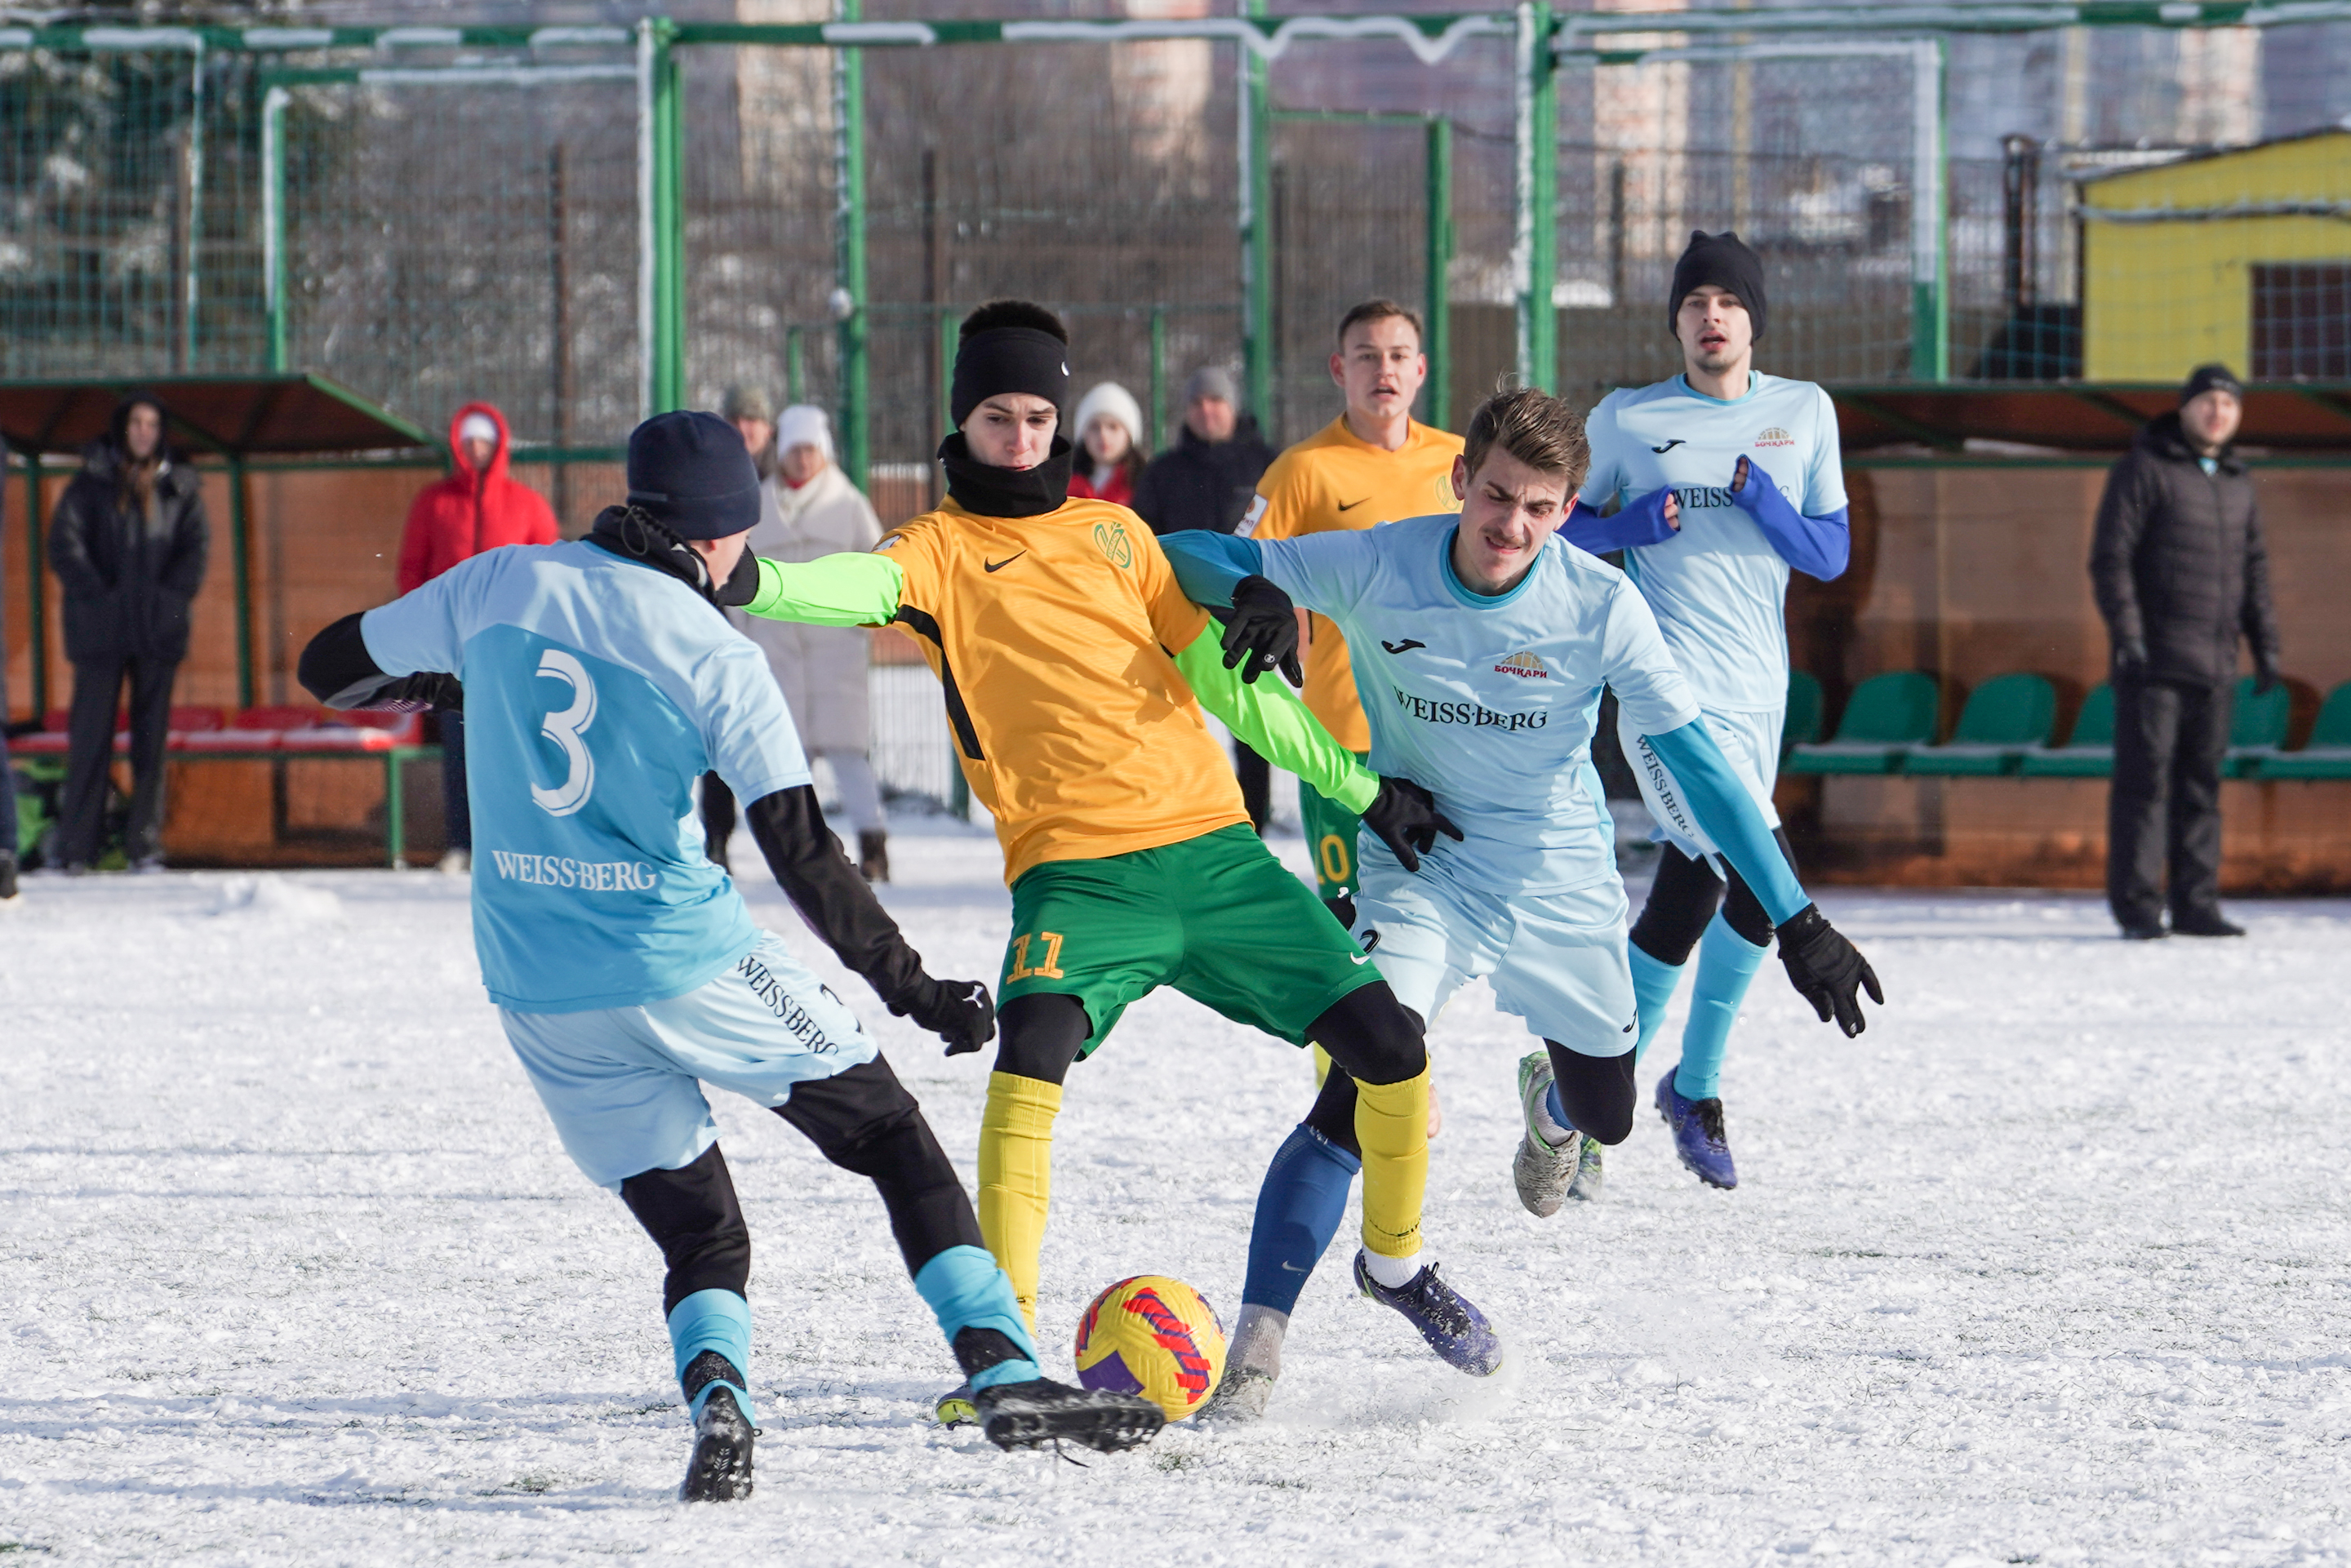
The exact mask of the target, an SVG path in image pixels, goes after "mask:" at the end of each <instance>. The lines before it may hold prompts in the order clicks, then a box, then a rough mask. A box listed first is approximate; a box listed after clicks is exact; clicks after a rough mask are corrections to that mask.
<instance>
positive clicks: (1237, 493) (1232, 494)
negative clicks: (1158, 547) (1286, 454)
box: [1134, 367, 1273, 833]
mask: <svg viewBox="0 0 2351 1568" xmlns="http://www.w3.org/2000/svg"><path fill="white" fill-rule="evenodd" d="M1237 400H1238V392H1236V391H1235V390H1234V387H1233V378H1232V377H1230V376H1228V375H1227V374H1226V373H1225V372H1224V371H1220V370H1217V369H1215V368H1214V367H1210V368H1208V369H1206V370H1198V371H1193V372H1192V374H1191V378H1190V379H1189V380H1187V381H1186V382H1185V383H1184V429H1183V433H1182V434H1179V435H1178V436H1176V438H1175V445H1173V446H1171V447H1169V448H1168V449H1167V450H1166V451H1165V452H1163V453H1161V454H1160V455H1158V456H1156V457H1155V458H1153V459H1152V460H1151V461H1150V463H1149V464H1147V465H1145V466H1144V470H1143V474H1142V476H1140V477H1139V478H1137V479H1136V480H1135V482H1134V512H1135V515H1136V516H1137V517H1141V518H1142V519H1143V520H1144V522H1146V523H1149V524H1150V525H1151V531H1152V532H1153V533H1155V534H1158V535H1160V536H1162V537H1165V536H1166V535H1168V534H1178V533H1182V532H1184V531H1185V530H1186V529H1187V528H1205V529H1207V531H1208V532H1209V533H1212V534H1228V533H1231V532H1232V531H1233V530H1234V529H1235V528H1238V527H1239V526H1240V521H1241V519H1242V518H1243V517H1247V516H1248V515H1249V507H1250V506H1251V504H1252V503H1254V502H1255V501H1256V499H1257V482H1258V481H1259V479H1261V478H1263V477H1264V476H1265V471H1266V468H1267V465H1270V464H1271V463H1272V461H1273V448H1272V447H1270V446H1268V445H1267V444H1265V437H1264V436H1262V435H1260V434H1258V428H1257V421H1256V420H1255V419H1252V418H1251V417H1249V415H1248V414H1245V413H1240V412H1239V410H1238V407H1237V406H1236V403H1237ZM1233 772H1234V774H1235V775H1236V776H1237V777H1238V779H1240V781H1241V804H1242V805H1243V806H1244V807H1245V808H1247V810H1248V811H1249V821H1250V823H1251V824H1252V825H1253V826H1255V827H1256V829H1257V831H1259V832H1260V833H1262V832H1264V831H1265V824H1266V820H1267V819H1268V818H1269V817H1270V815H1271V814H1272V810H1273V770H1272V768H1270V767H1269V766H1268V765H1267V763H1266V760H1265V758H1262V757H1259V755H1258V754H1257V753H1256V752H1254V751H1251V750H1250V749H1249V747H1246V746H1244V745H1242V744H1241V743H1240V742H1239V741H1238V740H1236V741H1234V742H1233Z"/></svg>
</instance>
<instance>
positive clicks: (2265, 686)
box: [2253, 659, 2280, 697]
mask: <svg viewBox="0 0 2351 1568" xmlns="http://www.w3.org/2000/svg"><path fill="white" fill-rule="evenodd" d="M2279 679H2280V676H2279V674H2278V667H2277V666H2276V665H2275V664H2271V663H2270V662H2269V661H2268V660H2267V659H2255V660H2254V661H2253V695H2255V696H2257V697H2265V696H2267V695H2270V693H2272V692H2273V691H2275V690H2277V684H2278V681H2279Z"/></svg>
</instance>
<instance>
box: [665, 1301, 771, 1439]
mask: <svg viewBox="0 0 2351 1568" xmlns="http://www.w3.org/2000/svg"><path fill="white" fill-rule="evenodd" d="M669 1347H670V1350H671V1351H672V1352H673V1353H674V1354H675V1355H676V1357H677V1375H678V1381H679V1385H680V1387H681V1388H683V1386H684V1380H685V1369H686V1368H687V1367H688V1366H689V1365H691V1364H693V1362H694V1358H695V1356H697V1355H700V1354H702V1353H703V1352H704V1351H705V1350H715V1351H716V1352H717V1353H718V1354H721V1355H723V1356H725V1357H726V1360H727V1361H728V1363H729V1364H732V1365H733V1366H734V1368H735V1374H736V1375H735V1377H734V1378H729V1379H727V1380H726V1386H727V1387H729V1388H732V1389H734V1390H735V1402H736V1403H737V1404H738V1405H740V1406H743V1419H745V1420H746V1421H750V1420H751V1419H752V1416H751V1388H750V1382H751V1303H750V1302H748V1301H745V1300H744V1299H743V1298H742V1297H740V1296H738V1295H737V1294H736V1293H735V1292H734V1291H695V1292H694V1294H692V1295H690V1296H688V1297H686V1299H685V1300H684V1301H680V1302H678V1304H677V1305H676V1306H675V1307H674V1308H673V1309H672V1310H671V1312H670V1314H669ZM738 1380H739V1381H738ZM718 1386H720V1385H719V1384H717V1383H706V1384H705V1385H703V1387H702V1392H701V1393H699V1394H697V1395H695V1396H694V1403H693V1404H692V1405H690V1406H687V1407H686V1414H687V1415H688V1416H692V1417H694V1418H695V1419H697V1420H698V1419H700V1418H701V1416H702V1406H704V1404H705V1403H706V1402H707V1401H708V1400H709V1398H710V1393H711V1390H712V1389H715V1388H716V1387H718ZM756 1424H757V1423H756V1422H755V1423H754V1425H756Z"/></svg>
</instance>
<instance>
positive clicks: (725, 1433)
mask: <svg viewBox="0 0 2351 1568" xmlns="http://www.w3.org/2000/svg"><path fill="white" fill-rule="evenodd" d="M756 1436H758V1434H757V1433H756V1432H755V1431H753V1430H752V1427H751V1423H750V1422H748V1421H747V1420H745V1419H744V1417H743V1407H742V1406H739V1405H737V1404H736V1403H735V1391H734V1390H733V1389H731V1388H728V1387H726V1385H723V1384H722V1385H720V1386H718V1387H716V1388H715V1389H713V1390H711V1393H710V1397H709V1398H708V1399H705V1400H704V1401H703V1404H702V1414H701V1415H700V1416H695V1421H694V1459H693V1462H692V1463H690V1464H688V1465H687V1466H686V1468H685V1484H684V1486H681V1487H679V1488H678V1489H677V1500H678V1501H680V1502H740V1501H741V1500H743V1499H745V1498H747V1497H749V1496H750V1495H751V1439H752V1438H753V1437H756Z"/></svg>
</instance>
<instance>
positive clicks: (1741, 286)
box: [1666, 229, 1765, 343]
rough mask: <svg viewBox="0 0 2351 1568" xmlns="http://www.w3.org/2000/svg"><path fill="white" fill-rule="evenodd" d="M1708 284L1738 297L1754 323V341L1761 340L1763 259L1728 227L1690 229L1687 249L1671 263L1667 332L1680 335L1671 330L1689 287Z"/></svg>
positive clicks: (1688, 295)
mask: <svg viewBox="0 0 2351 1568" xmlns="http://www.w3.org/2000/svg"><path fill="white" fill-rule="evenodd" d="M1704 283H1711V284H1713V285H1714V286H1715V287H1717V288H1727V289H1729V291H1730V292H1731V293H1733V294H1736V295H1737V296H1739V302H1740V304H1741V305H1744V306H1746V307H1747V319H1749V320H1750V321H1752V322H1754V323H1755V340H1756V341H1757V342H1759V343H1760V342H1761V341H1762V340H1763V315H1764V310H1765V306H1764V302H1763V260H1762V258H1761V256H1757V255H1756V254H1755V253H1754V252H1753V251H1751V250H1750V249H1748V248H1747V242H1746V241H1744V240H1742V239H1740V237H1739V236H1738V235H1736V234H1734V233H1732V232H1731V231H1730V230H1729V229H1725V230H1723V231H1722V232H1721V233H1720V234H1719V235H1710V234H1707V233H1705V232H1704V231H1703V230H1699V229H1692V230H1691V231H1690V237H1689V248H1687V250H1685V251H1683V252H1682V258H1681V259H1680V260H1679V261H1677V262H1676V263H1674V292H1673V297H1672V298H1669V299H1667V301H1666V331H1667V334H1669V335H1671V336H1675V337H1678V336H1680V334H1679V333H1678V332H1676V331H1675V329H1674V324H1675V321H1676V319H1677V318H1678V317H1679V316H1680V315H1681V312H1682V301H1683V300H1685V299H1687V298H1689V297H1690V290H1692V289H1694V288H1696V287H1698V286H1699V285H1700V284H1704Z"/></svg>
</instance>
